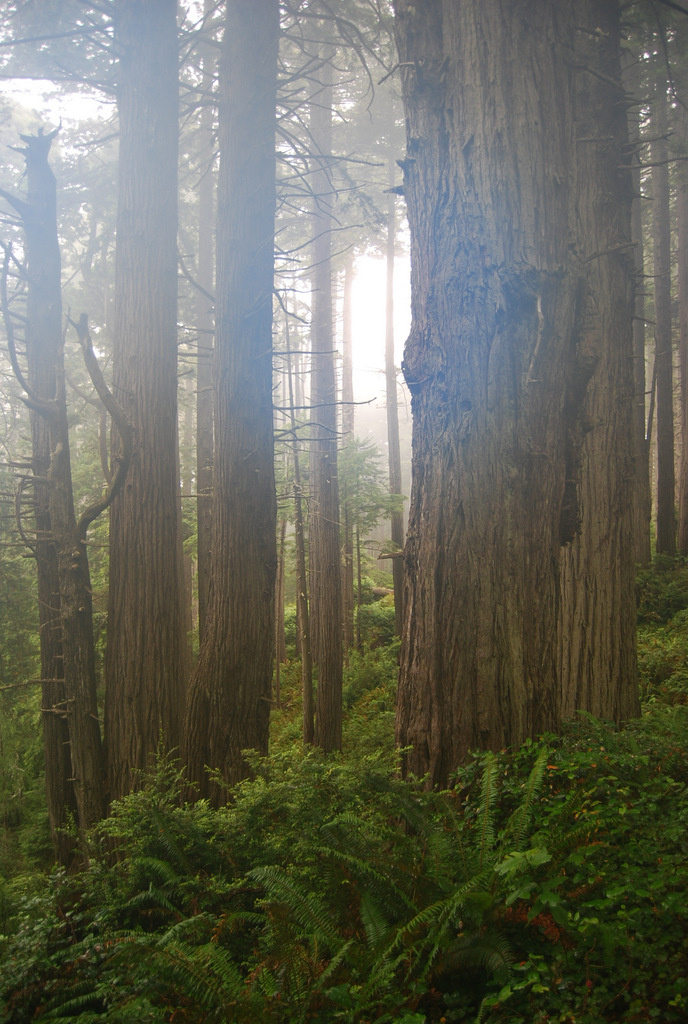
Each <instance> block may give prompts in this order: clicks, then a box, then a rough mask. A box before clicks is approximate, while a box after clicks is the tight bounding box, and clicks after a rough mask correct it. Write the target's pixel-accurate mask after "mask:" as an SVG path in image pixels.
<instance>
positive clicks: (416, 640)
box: [395, 0, 630, 784]
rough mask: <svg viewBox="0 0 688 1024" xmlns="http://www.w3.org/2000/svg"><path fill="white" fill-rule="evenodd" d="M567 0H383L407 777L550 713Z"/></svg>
mask: <svg viewBox="0 0 688 1024" xmlns="http://www.w3.org/2000/svg"><path fill="white" fill-rule="evenodd" d="M603 6H604V7H605V8H606V7H609V8H610V10H611V11H612V12H613V11H614V9H615V4H614V3H611V4H604V5H603ZM577 7H578V5H576V4H573V3H571V2H569V3H563V4H551V3H549V2H547V0H536V2H534V3H530V4H528V5H522V4H514V3H511V2H502V0H487V2H486V0H481V2H478V0H467V2H465V3H461V4H456V3H453V2H450V0H429V2H427V3H425V4H423V6H422V7H421V6H420V5H418V4H412V3H409V2H408V0H397V2H396V4H395V8H396V12H397V20H396V32H397V40H398V45H399V56H400V61H401V68H402V83H403V94H404V102H405V107H406V115H407V158H406V160H405V161H404V164H403V169H404V182H405V191H406V198H407V203H408V210H409V222H410V228H411V245H412V250H411V256H412V313H413V322H412V329H411V335H410V337H409V339H408V342H407V346H406V353H405V363H404V372H405V376H406V380H407V383H408V385H409V389H410V391H411V395H412V408H413V423H414V439H413V481H412V491H411V509H410V516H409V526H408V537H407V542H406V548H405V552H406V554H405V619H404V628H403V633H402V651H401V664H400V679H399V690H398V709H397V741H398V742H399V744H400V745H404V746H406V745H410V746H411V747H412V750H411V753H410V755H409V756H408V758H407V761H406V769H407V770H408V771H412V772H413V773H415V774H416V775H421V776H423V775H427V779H428V783H429V784H445V783H446V782H447V780H448V778H449V775H450V773H451V771H452V769H453V768H454V767H455V766H456V765H457V764H458V763H460V762H461V760H462V759H463V758H464V757H465V755H466V753H467V751H468V750H469V749H470V748H471V747H482V748H499V747H502V746H506V745H511V744H518V743H520V742H521V741H522V740H523V739H525V738H526V737H527V736H529V735H534V734H536V733H538V732H540V731H542V730H545V729H556V728H557V726H558V724H559V720H560V699H561V695H560V692H559V681H558V652H557V635H558V620H559V613H558V609H559V605H560V585H559V564H560V558H561V548H562V545H565V544H569V543H571V541H572V540H573V539H574V537H575V536H576V533H577V530H578V526H579V516H580V511H579V509H578V507H577V498H578V491H577V487H576V482H577V478H578V471H579V465H580V459H581V446H582V440H583V434H584V430H585V423H586V420H585V415H584V409H583V405H584V401H585V395H586V388H587V385H588V381H589V379H590V377H591V375H592V373H593V372H594V370H595V367H596V363H597V359H598V353H597V352H596V351H595V350H594V344H592V341H591V338H590V337H589V324H590V316H591V303H592V302H593V296H591V294H590V286H589V283H588V281H587V276H588V271H587V269H586V263H585V260H586V259H589V258H590V256H591V255H592V253H591V252H590V250H589V249H588V246H587V240H586V239H585V238H583V237H581V228H580V226H579V225H578V223H577V218H576V202H577V200H578V194H579V190H580V187H581V186H580V185H578V184H577V182H576V169H577V166H578V164H577V148H576V147H577V141H576V127H575V121H574V117H575V88H574V76H575V74H576V71H575V69H574V68H573V67H572V66H571V64H572V62H571V56H572V54H571V42H572V40H573V39H574V38H575V37H576V34H577V33H578V32H580V31H581V28H582V29H585V28H586V27H587V26H586V25H585V24H583V25H581V23H580V19H579V16H578V11H577ZM595 24H596V23H594V24H592V25H591V26H590V31H591V32H592V33H593V34H594V30H595ZM618 99H619V96H618V92H617V90H616V89H615V88H614V87H611V88H610V92H609V96H608V97H605V99H604V103H605V105H606V104H612V103H615V102H617V101H618ZM578 145H580V140H578ZM625 241H626V239H624V242H625ZM614 244H615V243H614ZM628 326H630V325H628ZM610 385H611V386H612V387H614V388H616V387H617V382H616V381H612V382H610ZM626 397H628V396H626Z"/></svg>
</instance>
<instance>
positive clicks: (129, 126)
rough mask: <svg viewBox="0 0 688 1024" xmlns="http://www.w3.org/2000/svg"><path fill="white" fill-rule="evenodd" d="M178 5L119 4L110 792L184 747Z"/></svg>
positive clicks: (167, 1)
mask: <svg viewBox="0 0 688 1024" xmlns="http://www.w3.org/2000/svg"><path fill="white" fill-rule="evenodd" d="M176 9H177V8H176V3H175V0H117V3H116V4H115V27H116V39H117V44H118V51H119V55H120V60H119V70H118V92H117V105H118V111H119V120H120V143H119V194H118V212H117V247H116V261H115V277H116V281H115V327H114V339H115V352H114V364H113V365H114V384H115V390H116V397H117V398H118V399H119V401H120V402H121V404H122V405H123V406H124V408H125V410H126V412H127V415H128V418H129V420H130V422H131V423H132V425H133V428H134V432H135V450H134V456H133V460H132V467H131V471H130V473H129V476H128V478H127V483H126V486H125V487H124V489H123V491H122V492H121V493H120V495H119V496H118V498H117V499H116V501H115V502H114V503H113V505H112V511H111V519H110V594H109V604H108V643H107V650H106V657H105V676H106V702H105V732H106V745H107V760H108V774H109V782H110V796H111V798H116V797H120V796H122V795H123V794H124V793H127V792H128V791H129V790H130V789H131V788H132V786H133V784H134V782H135V776H134V772H135V771H136V770H141V769H145V768H147V767H148V766H149V764H150V762H151V758H152V757H153V756H154V755H155V753H156V750H157V749H158V747H159V744H160V742H161V740H162V743H163V745H164V748H165V749H167V750H173V749H175V748H176V747H178V745H179V741H180V714H181V710H182V708H183V701H184V684H185V675H186V670H187V666H186V659H185V651H186V643H185V637H184V632H183V612H182V601H183V586H184V581H183V567H182V548H181V529H180V499H179V474H178V458H177V258H176V254H177V130H178V123H177V122H178V76H177V65H178V49H177V25H176Z"/></svg>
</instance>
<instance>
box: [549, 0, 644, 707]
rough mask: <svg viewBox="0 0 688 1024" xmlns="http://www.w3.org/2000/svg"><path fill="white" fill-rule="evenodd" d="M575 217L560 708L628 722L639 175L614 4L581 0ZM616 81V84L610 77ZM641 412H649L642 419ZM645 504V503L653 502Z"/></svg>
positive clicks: (634, 703)
mask: <svg viewBox="0 0 688 1024" xmlns="http://www.w3.org/2000/svg"><path fill="white" fill-rule="evenodd" d="M577 11H578V15H579V18H580V22H581V24H583V25H592V24H594V25H595V26H596V28H597V29H598V30H599V33H598V34H597V35H592V34H588V33H582V32H581V33H579V34H578V36H577V38H576V51H575V52H576V61H575V63H576V66H577V68H578V69H579V70H578V73H577V75H576V79H575V89H576V92H575V102H576V107H575V115H576V139H577V165H576V206H575V211H576V218H577V224H578V225H579V230H580V244H581V256H582V259H583V268H582V270H583V275H584V282H585V288H586V292H587V300H586V306H587V317H586V324H585V343H584V344H585V349H586V352H587V354H588V358H590V359H591V360H594V364H595V370H594V373H593V375H592V377H591V379H590V383H589V385H588V389H587V393H586V398H585V405H584V413H583V420H582V423H583V425H584V431H585V437H584V440H583V443H582V447H581V451H580V471H579V473H577V474H576V476H577V478H578V480H577V484H576V487H577V504H578V508H579V517H580V522H579V530H578V535H577V536H576V538H575V539H574V541H573V543H572V544H570V545H567V546H566V548H565V549H564V550H563V551H562V614H561V626H560V651H561V661H560V685H561V713H562V715H564V716H571V715H572V714H573V713H574V711H576V710H579V709H582V710H585V711H589V712H591V713H592V714H594V715H597V716H598V717H600V718H605V719H610V720H613V721H616V722H620V721H622V720H624V719H628V718H630V717H631V716H633V715H637V714H638V713H639V710H640V704H639V697H638V681H637V659H636V650H635V619H636V610H635V599H634V585H635V584H634V573H635V565H634V563H635V554H636V545H635V526H636V523H635V522H634V519H635V508H636V506H635V503H634V498H635V496H636V490H637V488H638V481H639V480H640V478H641V474H642V468H641V467H640V466H637V465H636V460H635V455H636V448H635V444H634V402H635V400H636V395H635V381H634V371H633V327H632V319H633V312H634V295H633V277H634V275H635V273H636V266H635V260H634V246H633V244H632V238H631V204H632V178H631V173H630V169H629V170H628V171H627V170H626V169H625V167H624V165H625V164H626V163H627V161H628V157H627V155H626V154H627V152H628V147H627V142H628V134H627V121H626V116H625V110H624V95H623V92H622V88H621V75H620V67H619V23H618V12H617V11H616V10H615V5H614V4H610V3H605V4H600V3H599V0H579V2H578V4H577ZM612 83H616V86H614V85H613V84H612ZM642 419H643V420H644V416H643V417H642ZM648 511H649V509H648Z"/></svg>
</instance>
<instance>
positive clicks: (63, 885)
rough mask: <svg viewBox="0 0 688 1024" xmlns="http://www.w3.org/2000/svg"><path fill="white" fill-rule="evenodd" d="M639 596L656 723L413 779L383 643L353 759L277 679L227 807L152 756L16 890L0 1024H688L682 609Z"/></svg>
mask: <svg viewBox="0 0 688 1024" xmlns="http://www.w3.org/2000/svg"><path fill="white" fill-rule="evenodd" d="M681 571H682V570H681ZM666 572H668V570H666ZM643 586H644V588H645V590H644V594H645V596H644V597H643V598H642V601H643V602H645V603H644V605H642V603H641V606H642V607H643V608H644V611H643V613H642V616H641V618H642V620H643V622H642V626H641V642H640V647H639V660H640V665H641V678H642V685H643V692H644V695H645V697H646V702H645V705H644V713H643V715H642V717H641V718H640V719H639V720H637V721H635V722H632V723H630V724H629V725H628V726H627V727H626V728H625V729H623V730H619V729H617V728H616V727H614V726H612V725H609V724H607V723H604V722H600V721H597V720H595V719H593V718H591V717H588V716H585V715H580V716H579V717H578V718H577V719H576V720H575V721H573V722H570V723H568V724H567V725H566V727H565V728H564V730H563V731H562V733H561V735H557V736H555V735H546V736H543V737H540V738H539V739H538V740H536V741H529V742H527V743H526V744H524V745H523V746H522V747H521V748H520V749H518V750H515V751H511V752H506V751H502V752H500V753H498V754H479V755H476V756H474V757H473V758H472V760H471V761H470V762H469V763H468V764H466V765H465V766H463V767H462V768H461V769H460V771H458V772H457V774H456V777H455V779H454V786H453V788H452V789H451V790H449V791H447V792H443V793H437V792H435V793H433V792H430V793H429V792H425V791H423V790H421V789H419V788H418V787H416V786H412V785H411V784H410V783H406V782H404V781H402V780H401V779H400V777H399V775H398V771H397V760H396V754H395V752H394V750H393V744H392V740H391V736H392V721H393V713H394V692H393V689H394V675H395V662H396V651H395V650H394V649H393V648H392V649H387V648H385V647H381V648H379V649H377V650H376V651H374V652H372V653H369V654H364V655H361V656H357V657H355V658H353V659H352V662H351V664H350V667H349V672H348V676H347V680H346V683H345V694H346V703H347V708H348V710H347V719H346V725H345V739H344V751H343V753H342V754H341V755H338V756H330V757H324V756H323V755H321V754H319V753H318V752H316V751H308V752H306V753H304V752H303V750H302V748H301V744H300V740H299V738H298V737H299V729H298V723H299V716H300V707H299V701H298V696H297V693H296V685H297V679H298V674H297V673H293V674H291V675H290V673H289V672H287V673H286V674H285V691H284V704H283V707H282V708H281V709H277V710H276V711H275V719H276V726H277V728H276V729H275V731H274V734H273V735H274V741H273V749H272V751H271V753H270V755H269V756H268V757H267V758H255V759H254V760H253V771H254V777H253V778H252V779H251V780H250V781H246V782H244V783H242V784H241V785H239V786H238V787H236V789H235V790H234V792H233V799H232V802H231V804H230V805H229V806H228V807H226V808H223V809H221V810H212V809H211V808H210V807H209V806H208V805H207V804H206V803H205V802H204V801H199V802H197V803H195V804H184V803H183V801H182V797H181V794H182V792H183V791H184V780H183V778H182V777H181V775H180V774H179V772H178V769H177V767H176V765H175V764H174V762H172V761H169V760H162V761H161V762H160V763H159V764H158V765H157V766H156V769H155V770H154V771H152V772H151V774H150V777H149V778H148V779H147V780H146V785H145V787H144V788H142V789H141V790H140V791H139V792H137V793H135V794H133V795H132V796H130V797H127V798H126V799H124V800H122V801H121V802H119V803H118V804H117V805H116V806H115V808H114V812H113V814H112V816H111V817H110V818H109V819H108V820H107V821H105V822H104V823H103V824H102V825H101V826H100V827H99V828H98V829H97V830H95V831H94V833H93V834H92V837H91V845H92V850H91V865H90V868H89V869H88V870H87V871H85V872H83V873H81V874H80V875H76V876H69V875H66V874H65V873H63V872H59V871H56V872H53V873H52V874H51V875H50V876H49V877H41V876H39V875H37V874H30V875H24V876H21V877H17V878H15V879H6V880H5V881H4V883H3V885H2V888H1V889H0V923H1V926H2V931H3V934H2V936H1V937H0V978H1V979H2V980H1V981H0V1007H1V1008H2V1009H1V1010H0V1019H1V1020H2V1021H4V1022H6V1024H24V1022H29V1021H36V1020H46V1021H51V1020H52V1021H58V1020H62V1021H65V1020H68V1021H78V1022H81V1024H89V1022H95V1021H99V1022H100V1021H103V1022H111V1024H115V1022H117V1024H119V1022H129V1021H131V1022H134V1021H136V1022H139V1021H161V1022H162V1021H165V1022H174V1024H198V1022H228V1024H229V1022H232V1024H234V1022H236V1024H263V1022H265V1024H297V1022H313V1024H325V1022H328V1024H329V1022H344V1024H373V1022H375V1024H392V1022H393V1021H394V1022H396V1021H401V1022H405V1024H426V1022H427V1024H440V1022H442V1024H452V1022H464V1021H478V1022H481V1024H526V1022H528V1024H545V1022H552V1021H557V1022H560V1024H604V1022H612V1021H620V1020H623V1021H626V1022H630V1024H634V1022H646V1021H653V1020H654V1021H661V1022H663V1024H664V1022H666V1024H674V1022H683V1021H685V1020H686V1019H688V922H687V921H686V918H685V892H686V888H687V886H688V862H687V861H686V857H685V849H686V832H687V829H688V785H687V783H688V765H687V762H686V758H685V750H686V747H687V746H688V706H687V705H688V701H687V700H686V691H687V689H688V687H686V686H685V685H684V679H685V676H684V674H683V673H684V669H683V665H684V664H685V658H684V653H688V652H686V651H685V645H686V644H687V643H688V613H686V612H684V611H683V610H682V609H681V608H679V607H676V605H677V603H680V601H679V599H678V597H677V596H676V595H677V593H679V592H680V591H681V587H680V586H678V584H677V583H676V580H675V579H673V578H671V579H669V578H668V577H667V576H665V577H664V578H663V579H662V580H660V582H659V583H657V582H656V581H654V582H652V586H650V585H649V583H648V582H647V580H646V581H645V583H644V584H643ZM667 589H668V590H669V594H668V595H667ZM639 593H641V594H642V588H641V591H640V592H639ZM652 593H654V597H653V598H651V596H648V595H651V594H652ZM686 593H687V594H688V590H687V591H686ZM652 600H654V602H655V607H656V608H657V609H658V610H657V612H656V618H655V619H653V618H652V612H651V604H652ZM668 606H671V611H670V613H668V612H667V611H666V609H667V608H668ZM643 630H646V632H642V631H643ZM682 652H683V653H682ZM113 849H116V851H117V856H116V857H115V856H114V855H113V852H112V851H113Z"/></svg>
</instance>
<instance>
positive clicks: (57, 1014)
mask: <svg viewBox="0 0 688 1024" xmlns="http://www.w3.org/2000/svg"><path fill="white" fill-rule="evenodd" d="M66 997H67V998H66ZM88 1010H92V1011H93V1012H94V1013H98V1012H101V1013H102V1010H103V996H102V994H100V993H99V992H98V991H97V989H94V987H93V983H92V982H90V981H84V982H81V983H80V984H77V985H70V986H69V989H68V991H67V992H64V991H62V992H58V993H57V994H56V995H55V996H54V997H53V998H52V999H51V1000H50V1003H49V1004H48V1006H47V1011H48V1012H47V1013H44V1014H43V1019H44V1020H73V1019H74V1018H75V1017H78V1016H80V1015H81V1014H83V1013H86V1012H87V1011H88Z"/></svg>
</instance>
